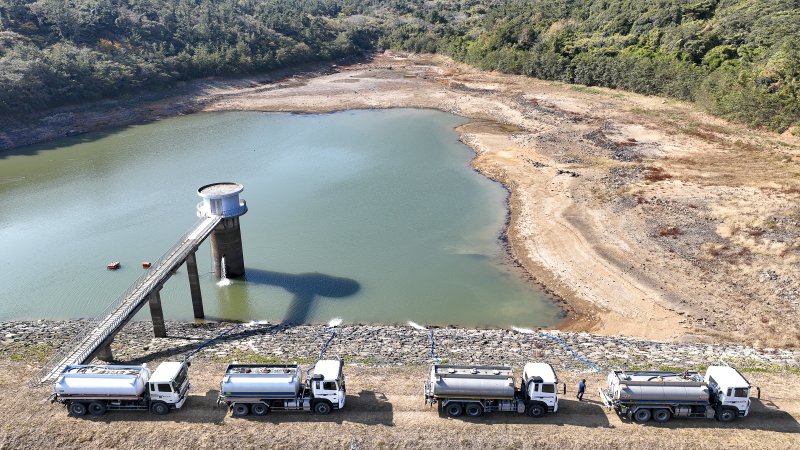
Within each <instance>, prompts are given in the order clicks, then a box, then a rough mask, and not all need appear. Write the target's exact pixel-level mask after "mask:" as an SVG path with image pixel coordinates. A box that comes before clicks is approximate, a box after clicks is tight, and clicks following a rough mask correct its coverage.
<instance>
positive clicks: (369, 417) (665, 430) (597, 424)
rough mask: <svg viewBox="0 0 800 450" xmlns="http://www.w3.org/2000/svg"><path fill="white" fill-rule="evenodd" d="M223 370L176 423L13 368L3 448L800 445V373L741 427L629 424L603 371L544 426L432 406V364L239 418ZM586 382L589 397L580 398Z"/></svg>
mask: <svg viewBox="0 0 800 450" xmlns="http://www.w3.org/2000/svg"><path fill="white" fill-rule="evenodd" d="M223 371H224V365H222V364H213V363H204V362H201V363H196V364H193V365H192V368H191V377H192V392H191V395H190V397H189V399H188V400H187V402H186V405H185V406H184V409H182V410H181V411H177V412H172V413H170V414H169V415H167V416H164V417H160V416H152V415H150V414H149V413H146V412H118V411H117V412H109V413H107V414H106V415H105V416H102V417H91V416H87V417H85V418H80V419H76V418H72V417H69V416H68V415H67V413H66V410H65V409H64V408H63V407H62V406H60V405H58V404H52V405H51V404H50V403H48V402H46V401H45V398H46V397H47V395H48V390H47V389H46V388H40V389H37V390H33V391H29V390H27V389H20V385H19V380H20V379H25V380H27V379H28V378H29V377H30V376H31V375H33V373H34V371H33V370H32V369H31V368H30V367H26V366H25V365H23V364H21V363H15V362H8V361H5V362H3V363H2V370H1V371H0V388H1V389H2V392H5V393H6V399H5V400H4V401H3V402H2V403H0V414H1V415H2V417H3V419H2V420H0V422H2V433H0V448H47V447H50V448H84V449H85V448H120V449H121V448H194V449H202V448H313V449H316V448H320V449H327V448H338V449H349V448H362V449H371V448H520V449H522V448H558V449H585V448H593V449H594V448H597V449H601V448H626V449H644V448H648V449H651V448H670V449H696V448H750V449H760V448H764V449H767V448H768V449H770V450H778V449H791V448H797V446H798V444H800V424H798V420H800V401H799V400H798V399H797V395H795V393H794V391H795V389H794V387H795V386H798V385H799V384H800V376H797V375H777V374H748V377H749V378H750V381H751V382H752V383H754V384H755V385H758V386H760V387H761V389H762V399H761V400H756V399H753V409H752V412H751V415H750V416H749V417H746V418H743V419H740V420H737V421H735V422H733V423H730V424H721V423H719V422H717V421H715V420H700V419H695V420H673V421H671V422H669V423H667V424H661V425H659V424H654V423H648V424H646V425H639V424H634V423H629V422H627V421H623V420H621V419H620V418H619V417H618V416H617V415H616V414H614V413H613V412H610V411H607V410H606V409H604V408H603V407H602V406H601V404H600V403H599V399H598V396H597V395H596V394H595V392H596V390H597V388H598V387H600V385H601V383H602V382H603V380H604V376H603V375H601V374H577V373H573V374H559V376H560V378H561V380H562V381H565V382H566V383H567V386H568V395H566V396H565V397H564V398H562V399H561V401H560V410H559V412H557V413H556V414H551V415H548V416H545V417H544V418H543V419H541V420H533V419H529V418H527V416H524V415H517V414H513V413H494V414H493V415H488V416H485V417H482V418H480V419H448V418H440V417H439V416H438V415H437V413H436V410H435V409H429V408H428V407H427V406H425V404H424V402H423V399H422V388H421V385H422V380H423V379H424V377H425V373H426V370H425V368H424V367H421V366H417V367H404V368H369V367H349V366H348V367H346V374H347V376H348V388H349V392H348V397H347V404H346V406H345V409H344V410H342V411H338V412H333V413H332V414H331V415H329V416H315V415H312V414H311V413H301V412H296V413H287V412H273V413H270V415H268V416H266V417H262V418H254V417H248V418H233V417H231V416H230V414H229V413H227V411H226V409H225V408H224V407H221V408H215V404H216V398H217V395H218V393H219V391H218V389H219V379H220V374H221V373H222V372H223ZM579 378H587V380H588V393H587V395H586V397H585V400H586V401H584V402H578V401H577V400H575V399H574V396H573V392H574V389H575V386H576V385H577V381H578V379H579Z"/></svg>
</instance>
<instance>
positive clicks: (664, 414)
mask: <svg viewBox="0 0 800 450" xmlns="http://www.w3.org/2000/svg"><path fill="white" fill-rule="evenodd" d="M671 418H672V413H671V412H669V410H668V409H657V410H655V411H653V420H654V421H656V422H658V423H664V422H669V419H671Z"/></svg>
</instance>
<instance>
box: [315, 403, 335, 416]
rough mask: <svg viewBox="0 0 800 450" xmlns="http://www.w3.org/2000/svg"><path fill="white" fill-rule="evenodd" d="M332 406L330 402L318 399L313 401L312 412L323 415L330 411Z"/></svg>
mask: <svg viewBox="0 0 800 450" xmlns="http://www.w3.org/2000/svg"><path fill="white" fill-rule="evenodd" d="M332 409H333V407H332V406H331V404H330V403H328V402H326V401H318V402H317V403H314V414H319V415H320V416H325V415H328V414H330V413H331V410H332Z"/></svg>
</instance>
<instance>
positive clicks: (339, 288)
mask: <svg viewBox="0 0 800 450" xmlns="http://www.w3.org/2000/svg"><path fill="white" fill-rule="evenodd" d="M244 280H245V281H246V282H247V283H254V284H263V285H268V286H276V287H280V288H283V289H285V290H286V291H288V292H290V293H292V295H293V297H292V303H291V305H289V309H288V311H287V313H286V317H285V318H284V320H283V322H282V323H284V324H303V323H307V322H308V317H309V315H310V314H311V311H312V310H313V309H314V305H315V303H316V302H317V301H318V300H320V298H321V297H325V298H345V297H350V296H352V295H355V294H356V293H357V292H358V291H359V290H360V289H361V285H360V284H359V283H358V281H356V280H353V279H350V278H342V277H334V276H331V275H325V274H323V273H319V272H310V273H300V274H292V273H282V272H271V271H267V270H260V269H252V268H248V269H246V270H245V276H244Z"/></svg>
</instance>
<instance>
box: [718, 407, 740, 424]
mask: <svg viewBox="0 0 800 450" xmlns="http://www.w3.org/2000/svg"><path fill="white" fill-rule="evenodd" d="M737 415H738V413H737V412H736V411H734V410H732V409H729V408H725V409H723V410H722V411H720V412H719V413H718V414H717V420H719V421H720V422H733V420H734V419H736V416H737Z"/></svg>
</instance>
